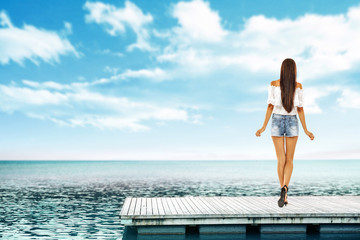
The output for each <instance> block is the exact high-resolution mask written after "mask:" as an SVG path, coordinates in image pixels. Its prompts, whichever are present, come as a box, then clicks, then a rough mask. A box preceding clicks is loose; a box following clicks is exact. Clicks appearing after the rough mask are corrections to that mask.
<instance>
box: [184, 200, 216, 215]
mask: <svg viewBox="0 0 360 240" xmlns="http://www.w3.org/2000/svg"><path fill="white" fill-rule="evenodd" d="M188 201H189V202H192V203H193V204H194V205H195V206H196V207H197V208H198V209H199V211H200V212H201V213H202V214H213V213H214V212H212V211H211V210H210V209H209V208H208V207H207V206H206V205H204V204H203V203H202V202H201V201H199V197H189V198H188Z"/></svg>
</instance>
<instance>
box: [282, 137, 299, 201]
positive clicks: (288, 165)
mask: <svg viewBox="0 0 360 240" xmlns="http://www.w3.org/2000/svg"><path fill="white" fill-rule="evenodd" d="M297 140H298V137H286V154H285V159H286V160H285V167H284V184H285V185H286V186H289V183H290V178H291V174H292V171H293V166H294V165H293V159H294V153H295V147H296V142H297ZM285 201H287V194H286V195H285Z"/></svg>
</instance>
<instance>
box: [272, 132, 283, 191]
mask: <svg viewBox="0 0 360 240" xmlns="http://www.w3.org/2000/svg"><path fill="white" fill-rule="evenodd" d="M271 138H272V140H273V142H274V146H275V151H276V157H277V160H278V164H277V171H278V176H279V182H280V187H282V186H284V166H285V148H284V137H271Z"/></svg>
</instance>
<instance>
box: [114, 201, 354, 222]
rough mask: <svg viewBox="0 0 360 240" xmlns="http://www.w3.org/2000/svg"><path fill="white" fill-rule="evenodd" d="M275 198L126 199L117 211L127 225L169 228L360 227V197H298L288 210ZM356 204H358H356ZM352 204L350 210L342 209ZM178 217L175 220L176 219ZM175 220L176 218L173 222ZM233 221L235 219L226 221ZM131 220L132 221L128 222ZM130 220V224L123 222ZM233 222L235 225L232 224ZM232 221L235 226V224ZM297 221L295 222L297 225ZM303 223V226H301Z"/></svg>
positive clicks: (289, 205) (348, 208)
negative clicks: (239, 225)
mask: <svg viewBox="0 0 360 240" xmlns="http://www.w3.org/2000/svg"><path fill="white" fill-rule="evenodd" d="M277 199H278V197H275V196H271V197H252V196H244V197H228V196H219V197H202V196H199V197H163V198H133V197H128V198H126V199H125V200H124V204H123V206H122V209H121V211H120V218H122V220H124V221H123V222H124V223H126V224H128V225H130V224H133V225H136V224H140V223H146V221H148V220H149V219H152V220H149V222H147V223H151V222H152V221H153V222H156V221H155V220H156V218H154V217H157V218H158V219H161V222H164V223H165V222H166V221H164V220H165V219H167V218H171V219H169V222H168V223H169V224H172V223H174V222H177V224H179V223H181V224H182V223H184V222H192V223H193V224H196V223H197V222H206V223H207V224H214V223H217V221H220V222H223V223H226V224H232V223H240V222H241V223H244V224H248V223H252V224H255V223H262V224H273V223H274V224H280V223H284V224H285V223H289V222H288V221H292V223H305V222H304V221H310V223H339V224H340V223H360V196H348V197H343V198H342V197H341V196H339V197H336V196H298V197H291V198H289V204H288V206H284V207H282V208H279V207H278V206H277ZM355 200H358V202H355ZM349 202H350V204H351V207H342V206H347V204H349ZM177 215H178V216H177ZM132 216H136V217H135V218H134V217H132ZM176 218H179V219H178V220H176ZM227 218H235V219H227ZM130 219H132V221H131V220H130ZM189 219H190V220H189ZM126 220H129V221H126ZM235 220H236V221H235ZM234 221H235V222H234ZM297 221H298V222H297ZM301 221H303V222H301Z"/></svg>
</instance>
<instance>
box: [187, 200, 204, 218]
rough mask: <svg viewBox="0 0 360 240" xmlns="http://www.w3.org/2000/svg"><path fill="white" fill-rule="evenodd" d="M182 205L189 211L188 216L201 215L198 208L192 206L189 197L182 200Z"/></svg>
mask: <svg viewBox="0 0 360 240" xmlns="http://www.w3.org/2000/svg"><path fill="white" fill-rule="evenodd" d="M182 201H183V203H184V204H185V206H186V207H187V209H189V211H190V214H194V215H195V214H203V212H202V211H201V210H200V209H199V208H198V206H197V205H196V204H194V203H193V202H192V201H191V200H190V198H189V197H184V198H183V199H182Z"/></svg>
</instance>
